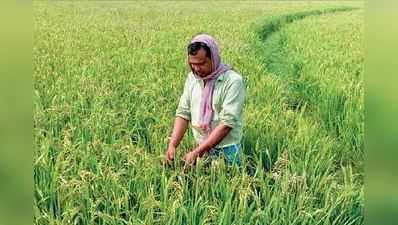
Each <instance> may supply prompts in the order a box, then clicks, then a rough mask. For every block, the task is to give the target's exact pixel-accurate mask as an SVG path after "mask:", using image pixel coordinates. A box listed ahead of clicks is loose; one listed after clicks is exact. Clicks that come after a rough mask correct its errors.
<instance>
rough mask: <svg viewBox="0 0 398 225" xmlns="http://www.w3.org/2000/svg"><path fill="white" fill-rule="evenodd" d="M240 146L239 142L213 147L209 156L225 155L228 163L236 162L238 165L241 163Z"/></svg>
mask: <svg viewBox="0 0 398 225" xmlns="http://www.w3.org/2000/svg"><path fill="white" fill-rule="evenodd" d="M239 154H240V147H239V145H238V144H234V145H230V146H227V147H223V148H212V149H210V151H209V157H210V158H212V159H214V158H218V157H220V155H223V156H224V157H225V160H226V161H227V164H228V165H230V166H231V165H233V164H234V163H236V164H237V165H238V166H240V165H241V161H240V155H239Z"/></svg>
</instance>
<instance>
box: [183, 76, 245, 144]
mask: <svg viewBox="0 0 398 225" xmlns="http://www.w3.org/2000/svg"><path fill="white" fill-rule="evenodd" d="M203 89H204V82H203V81H202V80H198V79H196V78H195V76H194V75H193V74H192V72H190V73H189V74H188V77H187V79H186V81H185V86H184V91H183V94H182V95H181V97H180V102H179V104H178V108H177V110H176V116H178V117H182V118H184V119H186V120H189V121H191V126H192V133H193V136H194V138H195V140H196V142H197V143H198V144H199V143H200V142H201V140H202V139H204V138H205V135H204V132H203V131H202V130H201V129H200V128H199V125H198V124H199V118H200V102H201V98H202V91H203ZM244 101H245V88H244V84H243V79H242V76H241V75H240V74H238V73H237V72H235V71H233V70H228V71H226V72H225V73H223V74H221V75H220V76H219V77H218V78H217V81H216V82H215V86H214V92H213V112H214V113H213V119H212V122H211V130H213V129H214V128H215V127H217V126H218V125H219V124H220V123H221V122H223V124H225V125H227V126H229V127H231V128H232V129H231V131H230V132H229V133H228V135H227V136H226V137H225V138H224V139H223V140H222V141H221V142H220V143H219V144H218V145H217V146H216V147H217V148H221V147H226V146H229V145H233V144H239V143H240V141H241V138H242V113H243V106H244Z"/></svg>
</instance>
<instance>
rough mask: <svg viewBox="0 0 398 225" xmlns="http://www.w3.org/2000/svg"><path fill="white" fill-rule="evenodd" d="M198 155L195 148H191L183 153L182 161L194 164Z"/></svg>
mask: <svg viewBox="0 0 398 225" xmlns="http://www.w3.org/2000/svg"><path fill="white" fill-rule="evenodd" d="M198 156H199V153H198V152H197V151H195V150H192V151H190V152H188V153H187V154H185V155H184V161H185V163H187V164H194V163H195V162H196V159H197V158H198Z"/></svg>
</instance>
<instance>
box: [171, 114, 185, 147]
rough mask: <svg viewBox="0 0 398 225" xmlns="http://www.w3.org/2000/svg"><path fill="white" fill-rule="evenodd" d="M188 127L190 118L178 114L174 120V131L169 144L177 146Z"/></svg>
mask: <svg viewBox="0 0 398 225" xmlns="http://www.w3.org/2000/svg"><path fill="white" fill-rule="evenodd" d="M187 128H188V120H186V119H184V118H181V117H178V116H177V117H176V119H175V122H174V128H173V133H172V134H171V138H170V142H169V146H173V147H175V148H177V147H178V145H179V144H180V142H181V139H182V138H183V136H184V134H185V131H186V130H187Z"/></svg>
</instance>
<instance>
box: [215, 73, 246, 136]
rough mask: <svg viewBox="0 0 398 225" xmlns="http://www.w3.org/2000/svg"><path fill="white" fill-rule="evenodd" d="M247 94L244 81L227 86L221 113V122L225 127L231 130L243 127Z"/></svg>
mask: <svg viewBox="0 0 398 225" xmlns="http://www.w3.org/2000/svg"><path fill="white" fill-rule="evenodd" d="M245 94H246V93H245V88H244V84H243V79H236V80H234V81H233V82H231V84H230V85H228V86H227V89H226V92H225V97H224V101H223V103H222V108H221V112H220V120H221V121H222V122H223V123H224V124H225V125H227V126H229V127H231V128H234V127H236V126H238V125H241V123H242V113H243V106H244V102H245Z"/></svg>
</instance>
